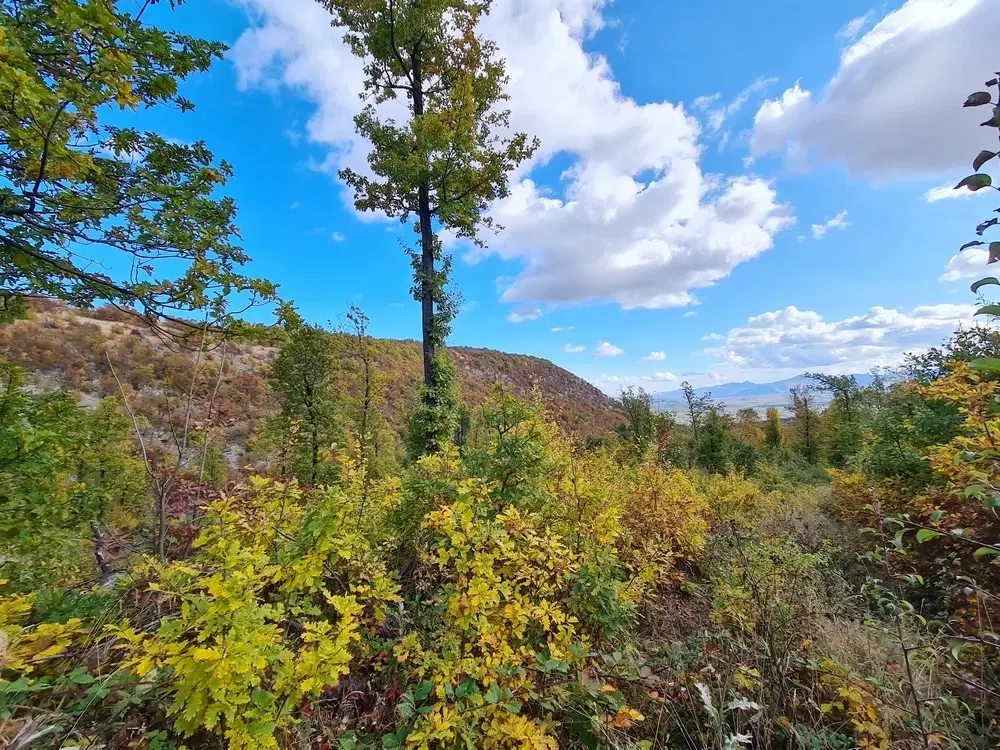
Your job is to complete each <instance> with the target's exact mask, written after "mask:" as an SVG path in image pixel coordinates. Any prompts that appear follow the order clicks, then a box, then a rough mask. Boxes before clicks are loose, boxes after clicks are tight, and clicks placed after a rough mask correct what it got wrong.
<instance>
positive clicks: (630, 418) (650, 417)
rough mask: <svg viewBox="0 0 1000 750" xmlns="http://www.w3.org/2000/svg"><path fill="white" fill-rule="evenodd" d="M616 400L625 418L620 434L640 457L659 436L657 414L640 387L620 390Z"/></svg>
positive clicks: (651, 402) (648, 397)
mask: <svg viewBox="0 0 1000 750" xmlns="http://www.w3.org/2000/svg"><path fill="white" fill-rule="evenodd" d="M618 402H619V403H620V404H621V406H622V410H623V411H624V412H625V419H626V420H627V422H626V424H625V426H624V427H623V428H622V429H621V433H622V436H623V437H624V438H625V439H626V440H627V441H628V442H629V444H630V445H631V448H632V452H633V454H634V455H635V456H636V457H642V456H643V455H644V454H645V453H646V451H647V450H648V449H649V447H650V446H651V445H652V444H653V441H654V440H656V439H657V438H658V437H659V432H660V422H661V421H662V420H660V419H659V415H657V414H656V413H655V412H654V411H653V401H652V399H651V398H650V395H649V394H648V393H646V391H645V390H644V389H642V388H639V389H638V390H636V389H635V388H632V387H631V386H630V387H628V388H626V389H625V390H623V391H622V392H621V395H620V396H619V397H618Z"/></svg>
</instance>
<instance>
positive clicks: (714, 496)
mask: <svg viewBox="0 0 1000 750" xmlns="http://www.w3.org/2000/svg"><path fill="white" fill-rule="evenodd" d="M705 497H706V498H707V500H708V504H709V506H710V507H711V509H712V516H713V517H714V518H715V519H716V520H717V521H721V522H723V523H736V524H739V525H740V526H748V527H756V526H759V525H760V522H761V520H762V519H764V518H765V517H766V516H767V515H768V514H770V513H772V512H774V511H775V510H776V509H777V508H778V506H779V504H780V497H779V495H777V494H776V493H773V492H765V491H764V490H763V489H761V487H760V485H758V484H757V483H756V482H753V481H751V480H749V479H747V478H746V477H744V476H742V475H740V474H726V475H718V474H716V475H714V476H712V478H711V479H710V480H709V482H708V485H707V486H706V487H705Z"/></svg>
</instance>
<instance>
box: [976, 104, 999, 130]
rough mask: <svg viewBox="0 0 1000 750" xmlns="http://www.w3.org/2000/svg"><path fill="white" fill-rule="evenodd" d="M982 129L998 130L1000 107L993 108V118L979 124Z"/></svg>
mask: <svg viewBox="0 0 1000 750" xmlns="http://www.w3.org/2000/svg"><path fill="white" fill-rule="evenodd" d="M979 126H980V127H983V128H1000V107H994V108H993V116H992V117H991V118H990V119H988V120H987V121H986V122H981V123H979Z"/></svg>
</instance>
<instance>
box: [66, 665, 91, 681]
mask: <svg viewBox="0 0 1000 750" xmlns="http://www.w3.org/2000/svg"><path fill="white" fill-rule="evenodd" d="M69 681H70V682H72V683H73V684H74V685H89V684H91V683H92V682H94V676H93V675H91V674H87V672H86V671H85V670H84V669H83V667H77V668H76V669H74V670H73V674H71V675H70V676H69Z"/></svg>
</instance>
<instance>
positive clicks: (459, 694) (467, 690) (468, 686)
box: [455, 680, 479, 698]
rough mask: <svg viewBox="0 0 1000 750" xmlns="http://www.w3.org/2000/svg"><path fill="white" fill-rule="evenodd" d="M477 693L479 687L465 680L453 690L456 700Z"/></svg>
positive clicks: (473, 682) (471, 681)
mask: <svg viewBox="0 0 1000 750" xmlns="http://www.w3.org/2000/svg"><path fill="white" fill-rule="evenodd" d="M478 692H479V685H478V684H476V682H475V680H465V681H464V682H462V683H460V684H459V686H458V687H457V688H455V697H456V698H468V697H469V696H470V695H475V694H476V693H478Z"/></svg>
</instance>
